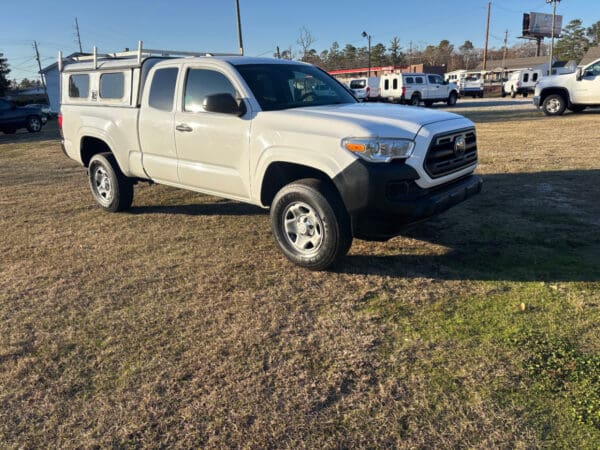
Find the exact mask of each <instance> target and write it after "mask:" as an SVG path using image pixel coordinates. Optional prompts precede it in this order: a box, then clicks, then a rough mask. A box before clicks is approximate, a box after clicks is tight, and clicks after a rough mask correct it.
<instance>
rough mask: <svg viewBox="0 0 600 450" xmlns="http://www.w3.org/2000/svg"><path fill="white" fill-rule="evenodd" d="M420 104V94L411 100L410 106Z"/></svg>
mask: <svg viewBox="0 0 600 450" xmlns="http://www.w3.org/2000/svg"><path fill="white" fill-rule="evenodd" d="M420 103H421V96H420V95H419V94H413V96H412V97H411V98H410V104H411V105H412V106H419V104H420Z"/></svg>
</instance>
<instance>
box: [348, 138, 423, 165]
mask: <svg viewBox="0 0 600 450" xmlns="http://www.w3.org/2000/svg"><path fill="white" fill-rule="evenodd" d="M342 147H343V148H345V149H346V150H348V151H349V152H352V153H354V154H355V155H358V156H360V157H361V158H363V159H366V160H367V161H371V162H390V161H391V160H392V159H406V158H408V157H409V156H410V155H411V154H412V152H413V149H414V147H415V143H414V141H410V140H408V139H394V138H345V139H342Z"/></svg>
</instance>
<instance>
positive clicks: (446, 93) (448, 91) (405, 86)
mask: <svg viewBox="0 0 600 450" xmlns="http://www.w3.org/2000/svg"><path fill="white" fill-rule="evenodd" d="M381 96H382V97H383V98H385V99H387V100H389V101H391V102H396V103H402V104H406V103H408V104H409V105H414V106H418V105H419V104H420V103H421V102H423V103H425V106H431V105H432V104H433V103H435V102H446V103H447V104H448V106H454V105H455V104H456V100H457V99H458V87H457V86H456V84H454V83H449V82H448V81H444V79H443V78H442V76H441V75H437V74H433V73H412V72H410V73H391V74H386V75H383V76H382V77H381Z"/></svg>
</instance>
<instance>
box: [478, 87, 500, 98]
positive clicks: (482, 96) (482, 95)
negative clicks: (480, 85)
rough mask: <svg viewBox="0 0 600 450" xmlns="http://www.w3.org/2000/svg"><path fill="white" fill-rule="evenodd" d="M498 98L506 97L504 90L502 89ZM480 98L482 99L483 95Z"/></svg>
mask: <svg viewBox="0 0 600 450" xmlns="http://www.w3.org/2000/svg"><path fill="white" fill-rule="evenodd" d="M500 96H501V97H502V98H504V97H506V91H505V90H504V88H503V89H502V93H501V94H500ZM482 97H483V95H482Z"/></svg>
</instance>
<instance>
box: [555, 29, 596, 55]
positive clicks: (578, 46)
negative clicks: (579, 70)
mask: <svg viewBox="0 0 600 450" xmlns="http://www.w3.org/2000/svg"><path fill="white" fill-rule="evenodd" d="M585 31H586V30H585V28H584V27H583V23H582V22H581V20H580V19H574V20H571V21H570V22H569V23H568V24H567V26H566V27H564V28H563V34H562V37H561V38H560V39H559V40H558V42H557V43H556V57H557V59H559V60H563V61H570V60H572V59H574V60H575V61H577V62H579V61H581V58H583V55H584V54H585V52H586V51H587V49H588V47H589V45H590V42H589V41H588V39H587V37H586V35H585Z"/></svg>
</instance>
